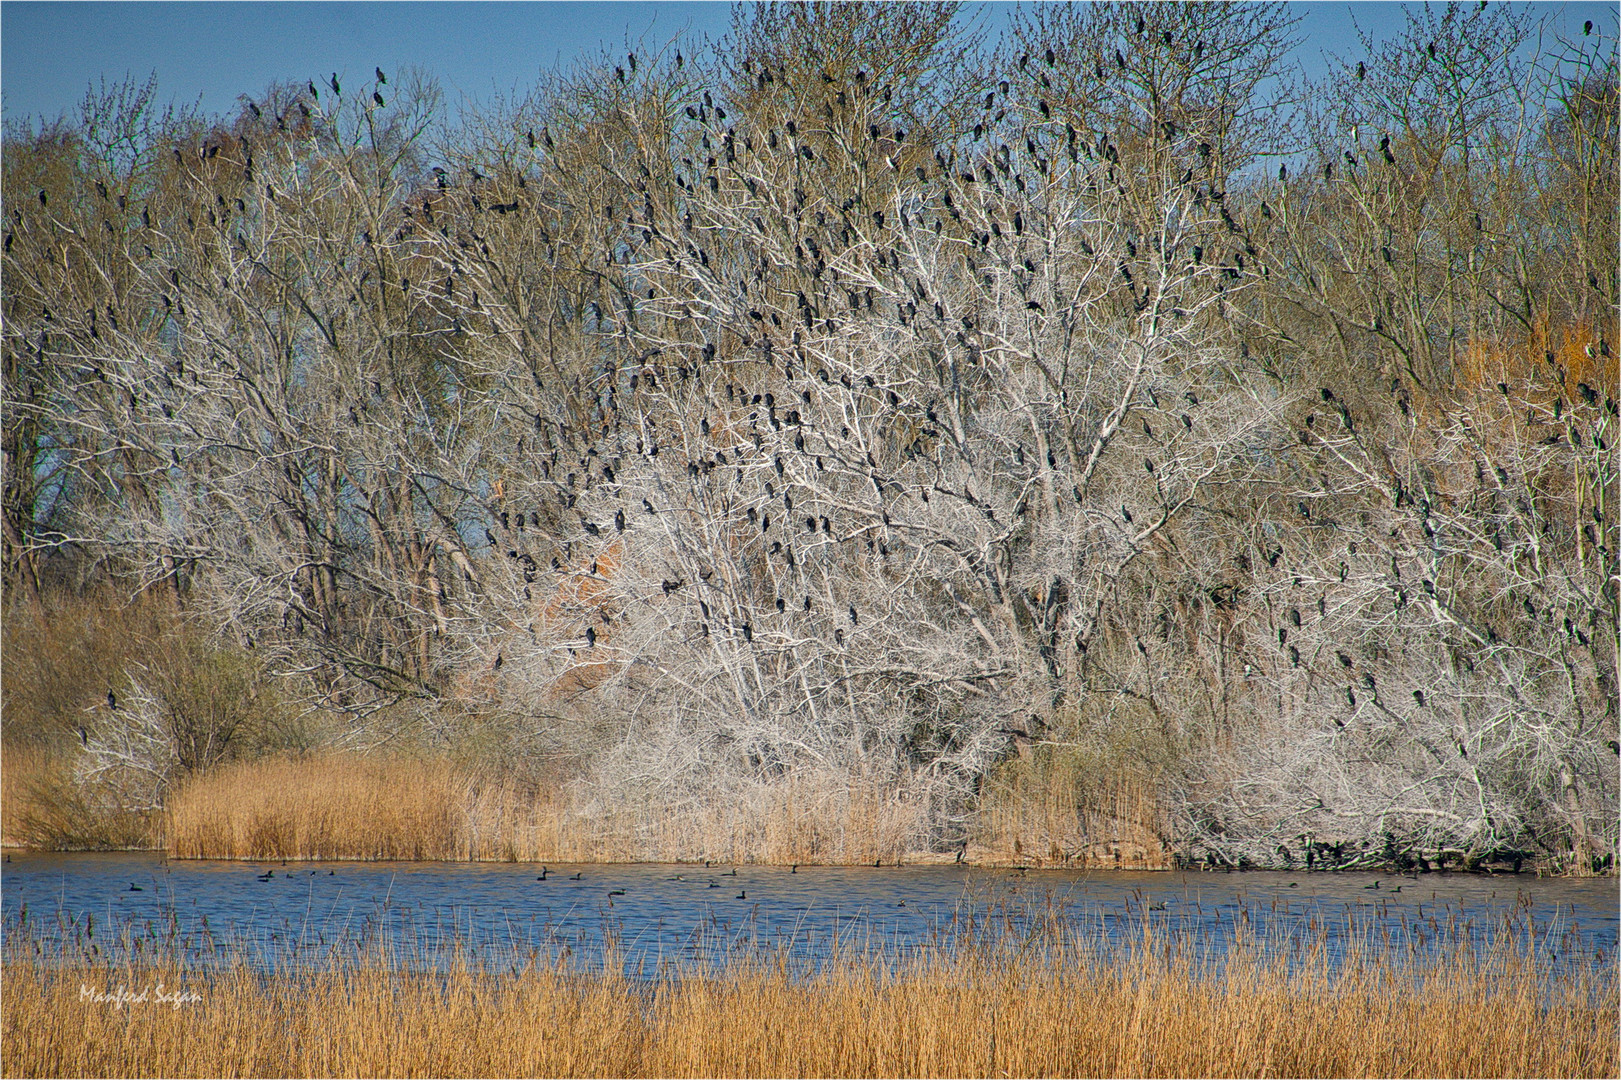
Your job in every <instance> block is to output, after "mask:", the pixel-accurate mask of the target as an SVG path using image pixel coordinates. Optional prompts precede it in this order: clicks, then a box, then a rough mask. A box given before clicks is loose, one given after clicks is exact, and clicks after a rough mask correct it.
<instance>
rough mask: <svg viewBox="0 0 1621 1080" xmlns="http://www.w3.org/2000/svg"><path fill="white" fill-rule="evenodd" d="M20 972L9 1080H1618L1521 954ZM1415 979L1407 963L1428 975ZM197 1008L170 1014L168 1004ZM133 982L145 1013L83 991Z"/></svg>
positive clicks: (1067, 946)
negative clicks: (715, 1079) (446, 1079)
mask: <svg viewBox="0 0 1621 1080" xmlns="http://www.w3.org/2000/svg"><path fill="white" fill-rule="evenodd" d="M11 951H12V953H13V955H16V954H17V953H18V952H23V953H24V959H23V960H21V961H14V962H11V963H8V971H7V975H8V979H7V1002H6V1008H5V1010H4V1015H3V1019H0V1025H3V1028H0V1049H3V1051H4V1059H5V1071H6V1072H7V1074H9V1075H17V1076H86V1075H90V1076H111V1075H119V1076H203V1075H246V1076H302V1075H326V1076H349V1075H370V1076H518V1075H523V1076H624V1077H638V1076H795V1075H798V1076H992V1075H1001V1076H1073V1075H1084V1076H1213V1075H1220V1076H1614V1075H1616V1071H1617V1068H1618V1066H1621V1061H1618V1055H1617V1039H1618V1035H1621V1033H1618V1029H1617V1008H1618V1000H1617V994H1616V981H1615V972H1614V967H1613V962H1612V964H1611V966H1609V967H1607V968H1606V967H1604V966H1603V965H1602V964H1599V965H1593V964H1590V965H1589V966H1588V967H1587V968H1585V969H1581V970H1578V971H1576V972H1575V973H1573V974H1569V975H1565V976H1561V977H1559V978H1558V979H1553V980H1549V979H1546V978H1544V977H1543V976H1542V975H1541V974H1539V971H1538V969H1537V966H1536V963H1535V961H1534V958H1533V957H1532V956H1531V955H1529V954H1527V953H1525V952H1517V951H1513V950H1510V951H1506V952H1499V953H1497V954H1495V955H1493V956H1491V957H1490V958H1489V959H1486V960H1484V961H1483V960H1481V959H1479V958H1478V957H1477V956H1475V955H1474V954H1472V953H1470V952H1468V951H1467V950H1465V951H1460V952H1458V953H1454V954H1449V955H1443V956H1441V957H1440V958H1439V959H1436V960H1431V961H1412V960H1411V958H1410V957H1408V956H1406V955H1405V954H1404V953H1403V952H1402V950H1400V949H1399V948H1396V947H1390V946H1385V947H1378V946H1375V947H1372V948H1368V949H1364V950H1362V951H1361V952H1360V953H1359V954H1357V955H1354V956H1353V957H1352V958H1351V959H1349V960H1348V961H1347V962H1346V963H1345V964H1344V965H1343V966H1340V967H1336V966H1333V965H1330V964H1328V963H1327V962H1326V960H1325V959H1324V958H1323V957H1322V956H1321V955H1318V956H1316V957H1312V956H1310V955H1308V956H1305V957H1304V958H1301V964H1302V966H1301V967H1299V968H1298V969H1297V970H1294V971H1292V972H1291V970H1290V969H1289V967H1288V966H1287V965H1285V964H1282V963H1279V962H1277V960H1278V958H1277V956H1276V955H1275V954H1274V952H1273V951H1272V950H1269V949H1267V948H1263V947H1260V946H1256V945H1253V944H1252V945H1251V946H1249V947H1247V949H1246V948H1241V949H1240V951H1239V954H1238V955H1237V956H1236V957H1235V958H1234V959H1233V960H1232V961H1231V962H1230V963H1229V964H1228V965H1227V966H1226V968H1225V970H1214V969H1210V968H1207V967H1204V966H1201V964H1199V963H1197V962H1194V961H1191V960H1189V959H1188V958H1187V957H1186V956H1185V955H1184V954H1182V953H1179V952H1177V951H1175V950H1172V951H1170V952H1168V953H1167V952H1166V951H1164V943H1163V942H1161V941H1157V940H1155V939H1154V938H1153V937H1152V936H1149V935H1146V934H1145V936H1144V937H1143V938H1142V939H1141V940H1140V941H1139V943H1138V947H1137V948H1136V949H1135V951H1134V954H1133V955H1130V956H1127V957H1123V958H1122V957H1120V956H1119V955H1117V954H1109V953H1100V952H1095V951H1092V950H1090V949H1089V948H1087V947H1086V946H1085V945H1082V944H1079V943H1077V942H1076V941H1074V940H1069V941H1067V942H1065V941H1061V942H1059V943H1058V944H1057V945H1049V946H1047V947H1046V948H1044V949H1037V950H1032V951H1006V950H1003V951H994V950H992V951H984V950H978V949H968V950H966V951H955V952H951V951H944V950H942V951H937V952H934V953H930V954H926V955H924V956H922V957H920V958H917V959H915V960H913V961H910V962H905V963H891V964H886V963H883V962H880V961H872V960H863V959H861V958H859V957H853V958H848V959H845V960H842V961H836V962H833V963H831V964H830V965H828V966H827V967H825V968H824V969H822V970H821V972H820V973H818V974H816V975H813V976H804V977H796V976H794V975H793V974H791V973H790V972H789V971H788V969H787V967H786V966H785V965H784V964H782V963H780V962H779V963H773V962H772V961H771V960H769V959H762V960H759V961H757V962H754V963H746V964H744V965H742V966H740V967H734V968H732V969H730V970H729V971H728V972H726V973H724V974H714V973H710V974H707V975H704V974H699V973H696V972H692V971H689V972H685V973H682V972H674V973H667V974H665V975H663V976H661V977H659V978H658V979H656V980H652V981H648V982H642V981H637V980H631V979H627V978H625V977H624V976H622V975H620V974H618V973H617V969H612V968H610V971H609V972H608V973H606V974H603V973H596V974H590V973H582V972H579V971H576V970H572V969H570V968H568V967H567V966H563V967H555V966H551V965H550V964H548V963H545V962H528V961H524V962H521V963H518V964H515V965H514V967H513V968H512V969H511V970H507V971H502V972H499V973H498V972H493V971H490V970H487V969H481V968H475V967H468V966H466V965H462V966H459V967H457V968H455V969H453V970H451V971H449V972H443V973H436V974H427V973H423V972H421V971H411V970H406V969H404V968H402V967H401V966H399V965H397V964H393V963H390V962H387V961H386V960H383V959H380V958H379V959H356V960H338V961H335V962H334V964H333V965H332V966H331V967H329V968H327V969H326V970H322V971H319V972H316V973H303V974H294V975H289V976H281V977H276V976H267V975H264V974H262V973H258V972H256V971H254V970H253V969H251V968H249V967H248V966H247V965H245V964H241V963H236V964H228V965H227V966H225V967H223V968H221V969H218V970H215V971H213V972H211V973H203V972H199V971H196V970H187V969H186V968H184V967H183V966H181V965H179V964H177V963H176V962H175V960H174V959H173V957H165V956H158V957H155V958H154V957H152V956H151V954H150V952H149V953H148V958H147V959H145V960H135V961H130V960H127V959H126V960H125V961H122V962H119V963H111V964H87V963H69V964H67V965H65V966H59V965H54V964H45V963H41V962H38V961H35V960H33V959H32V957H31V954H28V953H27V952H26V950H20V949H18V948H16V943H15V942H14V943H13V948H12V950H11ZM1415 963H1416V966H1413V965H1414V964H1415ZM160 984H161V985H162V986H163V987H164V989H165V991H166V992H168V993H170V994H173V993H175V992H183V993H195V994H197V995H198V997H199V998H200V1000H198V1001H195V1002H188V1003H185V1004H181V1005H179V1006H170V1005H165V1004H162V1003H160V1002H158V1001H157V1000H156V998H155V990H156V988H157V987H158V986H159V985H160ZM120 987H122V988H123V989H125V990H126V991H127V992H128V993H130V994H136V995H138V994H140V993H141V992H142V991H143V990H145V991H146V992H147V1000H146V1001H145V1002H135V1003H131V1004H125V1005H123V1006H122V1007H115V1006H114V1005H113V1004H110V1003H108V1002H106V1001H96V1000H93V999H91V998H89V997H87V995H93V994H96V993H100V994H109V993H112V992H114V991H116V990H117V989H118V988H120Z"/></svg>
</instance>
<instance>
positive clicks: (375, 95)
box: [371, 90, 383, 109]
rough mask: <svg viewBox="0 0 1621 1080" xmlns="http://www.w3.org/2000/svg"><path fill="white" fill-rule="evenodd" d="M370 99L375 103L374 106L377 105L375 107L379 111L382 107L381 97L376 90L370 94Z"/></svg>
mask: <svg viewBox="0 0 1621 1080" xmlns="http://www.w3.org/2000/svg"><path fill="white" fill-rule="evenodd" d="M371 99H372V101H373V102H375V103H376V105H377V107H378V108H379V109H381V108H382V107H383V95H382V94H380V93H379V92H377V91H376V90H373V91H372V92H371Z"/></svg>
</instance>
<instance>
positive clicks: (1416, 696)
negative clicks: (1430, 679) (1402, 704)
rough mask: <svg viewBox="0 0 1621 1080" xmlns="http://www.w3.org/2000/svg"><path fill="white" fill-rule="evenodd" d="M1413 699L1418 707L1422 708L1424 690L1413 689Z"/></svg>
mask: <svg viewBox="0 0 1621 1080" xmlns="http://www.w3.org/2000/svg"><path fill="white" fill-rule="evenodd" d="M1413 700H1414V701H1416V702H1418V707H1419V708H1421V709H1422V708H1423V707H1424V691H1422V690H1414V691H1413Z"/></svg>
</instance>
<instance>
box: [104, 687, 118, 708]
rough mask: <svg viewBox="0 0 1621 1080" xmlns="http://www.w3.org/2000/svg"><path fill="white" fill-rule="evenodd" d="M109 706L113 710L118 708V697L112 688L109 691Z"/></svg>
mask: <svg viewBox="0 0 1621 1080" xmlns="http://www.w3.org/2000/svg"><path fill="white" fill-rule="evenodd" d="M107 707H108V708H109V709H113V710H116V709H117V708H118V697H117V696H116V695H115V694H114V693H113V692H112V691H111V690H108V691H107Z"/></svg>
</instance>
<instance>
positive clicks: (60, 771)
mask: <svg viewBox="0 0 1621 1080" xmlns="http://www.w3.org/2000/svg"><path fill="white" fill-rule="evenodd" d="M73 753H74V752H73V751H71V750H62V749H56V748H54V747H51V746H49V745H41V744H38V743H26V742H17V743H8V744H5V745H4V746H3V749H0V842H3V843H5V844H7V845H12V846H18V847H30V848H39V849H42V850H50V851H75V850H107V849H122V848H145V847H152V846H155V844H156V826H157V822H155V821H154V819H153V817H152V816H151V815H149V814H142V813H136V812H132V811H127V810H122V809H120V808H119V807H117V806H116V805H109V804H108V803H107V802H105V801H104V800H102V799H99V798H98V797H97V793H96V792H94V791H87V790H85V789H84V788H82V787H80V786H79V785H78V784H77V783H75V782H74V779H73V760H72V757H73Z"/></svg>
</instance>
